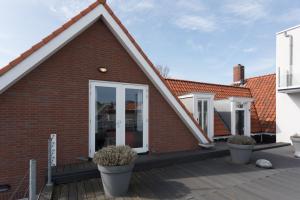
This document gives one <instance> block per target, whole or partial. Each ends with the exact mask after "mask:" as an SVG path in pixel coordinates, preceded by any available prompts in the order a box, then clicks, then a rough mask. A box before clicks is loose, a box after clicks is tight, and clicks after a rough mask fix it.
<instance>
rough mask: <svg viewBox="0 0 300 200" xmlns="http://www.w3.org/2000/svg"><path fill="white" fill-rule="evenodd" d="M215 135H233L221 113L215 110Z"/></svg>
mask: <svg viewBox="0 0 300 200" xmlns="http://www.w3.org/2000/svg"><path fill="white" fill-rule="evenodd" d="M214 135H215V136H228V135H231V133H230V131H229V129H228V127H226V125H225V123H224V122H223V120H222V119H221V117H220V115H219V113H218V112H217V111H215V117H214Z"/></svg>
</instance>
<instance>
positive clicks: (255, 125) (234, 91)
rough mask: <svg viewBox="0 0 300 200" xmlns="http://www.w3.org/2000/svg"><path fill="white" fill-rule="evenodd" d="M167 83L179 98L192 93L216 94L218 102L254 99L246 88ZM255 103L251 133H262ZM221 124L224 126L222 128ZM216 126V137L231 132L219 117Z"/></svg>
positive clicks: (252, 106) (193, 82)
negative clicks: (232, 99) (221, 100)
mask: <svg viewBox="0 0 300 200" xmlns="http://www.w3.org/2000/svg"><path fill="white" fill-rule="evenodd" d="M166 81H167V83H168V84H169V86H170V88H171V89H172V90H173V91H174V93H175V94H176V95H178V96H180V95H183V94H187V93H191V92H209V93H215V99H216V100H218V99H225V98H228V97H248V98H252V94H251V92H250V89H249V88H246V87H240V86H231V85H221V84H213V83H203V82H196V81H188V80H179V79H166ZM254 103H255V101H254ZM254 103H252V105H251V132H252V133H260V132H261V125H260V120H259V117H258V115H257V112H256V107H255V105H254ZM215 117H216V115H215ZM221 124H223V126H221ZM215 126H217V127H215V135H216V136H220V135H224V134H225V133H227V132H229V131H228V128H227V127H226V126H225V124H224V122H223V121H222V119H221V118H220V116H217V118H215Z"/></svg>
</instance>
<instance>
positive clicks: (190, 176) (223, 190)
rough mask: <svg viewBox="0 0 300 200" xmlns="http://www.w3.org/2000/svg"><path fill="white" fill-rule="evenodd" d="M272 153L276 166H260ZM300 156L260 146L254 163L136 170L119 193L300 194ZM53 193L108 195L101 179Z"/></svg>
mask: <svg viewBox="0 0 300 200" xmlns="http://www.w3.org/2000/svg"><path fill="white" fill-rule="evenodd" d="M259 158H267V159H269V160H270V161H272V162H273V164H274V167H275V169H271V170H265V169H260V168H257V167H255V166H254V163H255V160H256V159H259ZM299 185H300V160H299V159H295V158H293V155H292V148H291V147H290V146H289V147H281V148H278V149H271V150H264V151H259V152H255V153H254V156H253V161H252V162H251V164H249V165H235V164H232V163H231V162H230V161H229V157H223V158H215V159H209V160H203V161H199V162H190V163H184V164H177V165H172V166H169V167H164V168H156V169H151V170H147V171H138V172H134V174H133V177H132V180H131V184H130V188H129V193H128V195H127V196H126V197H122V198H118V199H203V200H222V199H225V200H226V199H230V200H233V199H242V200H247V199H249V200H256V199H260V200H268V199H270V200H271V199H272V200H276V199H278V200H281V199H285V200H289V199H293V200H296V199H300V190H299ZM53 199H55V200H56V199H72V200H73V199H75V200H76V199H105V197H104V193H103V188H102V183H101V180H100V179H97V178H94V179H90V180H84V181H79V182H74V183H69V184H61V185H57V186H55V188H54V194H53Z"/></svg>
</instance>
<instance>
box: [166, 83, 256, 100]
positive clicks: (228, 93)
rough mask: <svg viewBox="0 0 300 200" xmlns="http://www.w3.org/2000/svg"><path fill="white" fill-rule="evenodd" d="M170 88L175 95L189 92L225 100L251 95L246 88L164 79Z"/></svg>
mask: <svg viewBox="0 0 300 200" xmlns="http://www.w3.org/2000/svg"><path fill="white" fill-rule="evenodd" d="M166 81H167V83H168V85H169V86H170V88H171V89H172V90H173V91H174V93H175V94H176V95H178V96H179V95H183V94H187V93H190V92H209V93H215V94H216V96H215V99H225V98H228V97H233V96H235V97H249V98H251V97H252V95H251V93H250V90H249V89H248V88H243V87H239V86H230V85H221V84H213V83H203V82H196V81H188V80H179V79H166Z"/></svg>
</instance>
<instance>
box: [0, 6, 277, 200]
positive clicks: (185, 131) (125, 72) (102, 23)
mask: <svg viewBox="0 0 300 200" xmlns="http://www.w3.org/2000/svg"><path fill="white" fill-rule="evenodd" d="M270 76H273V75H270ZM261 78H263V77H257V78H251V79H246V80H245V83H243V85H242V86H224V85H213V84H206V83H196V82H190V81H181V80H174V79H167V80H165V79H163V78H162V77H161V76H160V75H159V73H158V71H157V70H156V69H155V67H154V65H153V64H152V63H151V61H150V60H149V59H148V58H147V56H146V55H145V54H144V53H143V51H142V50H141V48H140V47H139V46H138V44H137V43H136V42H135V40H134V39H133V38H132V37H131V35H130V34H129V33H128V31H127V30H126V28H125V27H124V26H123V25H122V23H121V22H120V21H119V19H118V18H117V17H116V16H115V15H114V13H113V12H112V10H111V9H110V8H109V6H108V5H107V4H106V3H105V1H103V0H102V1H101V0H98V1H97V2H95V3H94V4H92V5H91V6H89V7H88V8H87V9H85V10H84V11H82V12H81V13H80V14H78V15H77V16H75V17H74V18H72V19H71V20H70V21H68V22H67V23H66V24H64V25H63V26H62V27H60V28H59V29H57V30H56V31H54V32H53V33H52V34H50V35H49V36H48V37H46V38H45V39H43V40H42V41H41V42H40V43H38V44H36V45H34V46H33V47H32V48H31V49H29V50H28V51H26V52H24V53H23V54H22V55H21V56H20V57H18V58H16V59H15V60H13V61H12V62H10V63H9V64H8V65H7V66H5V67H3V68H1V69H0V127H1V129H0V158H1V162H0V165H1V171H0V186H9V190H8V191H5V192H1V193H0V199H1V198H2V199H7V198H8V197H10V195H11V194H12V192H14V191H16V189H17V187H18V186H19V185H20V182H21V180H22V179H23V177H24V175H26V172H27V171H28V161H29V159H32V158H34V159H36V160H37V163H38V185H39V188H41V186H42V185H43V183H44V182H45V179H44V177H45V171H46V167H47V140H48V138H49V136H50V134H55V135H56V164H57V165H64V164H70V163H76V162H78V161H79V158H82V157H93V154H94V153H95V151H97V150H98V149H100V148H102V147H103V146H106V145H124V144H126V145H130V146H132V147H133V148H135V150H136V151H137V152H139V153H166V152H174V151H186V150H194V149H198V148H200V147H199V144H209V143H211V142H212V141H213V139H214V137H215V136H216V137H217V136H229V135H231V134H232V131H231V129H230V128H229V127H228V124H226V123H225V121H226V120H225V119H224V117H223V118H222V112H221V111H220V112H218V109H217V108H216V106H213V104H215V103H218V101H221V100H224V99H226V100H230V101H235V103H236V106H238V105H237V104H238V103H240V102H239V100H241V101H242V103H245V106H249V108H250V107H251V118H247V117H245V119H247V123H251V131H250V129H249V130H248V132H249V131H250V132H252V131H254V130H255V133H263V132H265V130H263V129H266V130H267V128H266V127H269V126H270V127H272V126H273V124H272V123H271V125H270V124H269V123H267V121H268V120H267V119H269V116H268V114H266V113H263V112H264V111H263V110H264V106H265V104H264V103H262V104H259V106H257V107H256V102H259V101H258V99H260V101H263V96H262V94H260V93H259V92H253V91H252V90H256V89H257V88H259V87H260V86H257V84H259V83H260V80H261ZM269 81H273V79H272V80H268V82H269ZM181 85H184V86H185V88H183V89H181V88H182V87H181ZM194 85H195V87H194ZM267 85H268V84H267ZM268 86H269V85H268ZM189 87H190V88H189ZM200 88H203V89H200ZM227 90H228V91H227ZM196 92H197V94H196ZM188 93H189V94H193V95H198V96H200V97H201V95H202V96H203V95H204V96H205V98H204V99H201V98H200V99H201V103H198V102H197V105H198V104H199V105H200V104H201V109H202V112H201V116H202V119H201V120H200V119H199V118H197V116H196V114H195V112H193V111H192V110H191V109H190V107H189V106H188V104H186V102H185V100H184V99H185V98H187V97H184V95H187V94H188ZM206 97H208V99H210V100H211V99H212V100H213V101H206ZM197 98H198V97H197ZM270 98H272V100H273V99H274V98H275V96H274V98H273V96H272V97H270ZM256 99H257V100H256ZM208 104H210V108H212V109H213V110H211V111H210V112H212V113H213V114H210V115H209V117H210V119H211V120H213V123H211V124H214V125H213V126H212V127H211V125H210V126H208V125H207V124H206V123H209V122H212V121H209V120H208V118H205V117H206V116H204V115H205V112H204V110H205V109H206V110H208ZM205 105H206V107H205ZM243 105H244V104H243ZM270 109H274V110H275V107H272V108H270ZM199 110H200V108H199ZM258 110H260V111H258ZM245 112H246V111H245ZM197 115H199V113H198V114H197ZM244 116H246V114H245V113H244ZM261 119H265V121H266V123H261ZM272 119H273V118H272ZM243 123H244V122H243ZM244 124H245V123H244ZM239 128H240V129H243V127H239ZM272 128H273V127H272ZM211 130H213V131H211ZM209 131H210V132H209ZM268 131H269V129H268ZM270 132H271V131H270ZM211 134H212V135H211ZM234 134H238V133H237V132H235V133H234ZM245 134H246V132H245ZM25 182H27V178H26V176H25ZM24 190H26V186H24V184H21V188H19V189H18V190H17V191H18V192H20V194H16V195H15V196H16V197H17V196H18V195H22V193H23V191H24Z"/></svg>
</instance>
